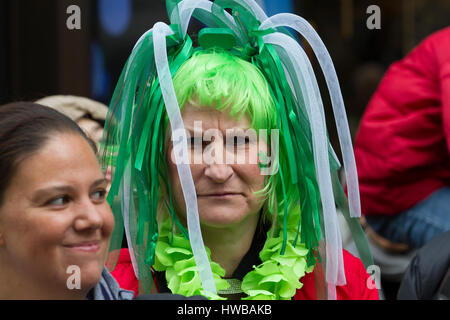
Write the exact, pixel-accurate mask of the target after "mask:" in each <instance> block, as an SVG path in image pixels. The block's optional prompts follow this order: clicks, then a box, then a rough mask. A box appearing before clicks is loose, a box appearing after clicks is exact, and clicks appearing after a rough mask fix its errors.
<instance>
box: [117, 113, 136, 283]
mask: <svg viewBox="0 0 450 320" xmlns="http://www.w3.org/2000/svg"><path fill="white" fill-rule="evenodd" d="M124 109H125V108H124ZM130 186H131V162H130V160H128V163H127V165H126V167H125V172H124V178H123V180H122V182H121V184H120V190H121V192H122V193H123V201H122V214H123V225H124V228H125V235H126V239H127V244H128V251H129V252H130V258H131V265H132V266H133V271H134V275H135V276H136V278H137V279H139V272H138V271H139V270H138V264H137V262H136V256H135V254H134V246H133V243H136V241H133V240H135V239H131V233H130V203H131V205H132V206H133V202H132V201H131V202H130V199H131V197H130ZM131 210H134V208H131ZM132 223H133V226H135V224H136V221H133V222H132ZM133 229H136V227H134V228H133Z"/></svg>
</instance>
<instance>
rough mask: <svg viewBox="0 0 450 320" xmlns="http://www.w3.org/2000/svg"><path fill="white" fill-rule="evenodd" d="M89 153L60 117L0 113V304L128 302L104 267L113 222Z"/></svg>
mask: <svg viewBox="0 0 450 320" xmlns="http://www.w3.org/2000/svg"><path fill="white" fill-rule="evenodd" d="M94 151H95V144H94V143H93V142H92V141H90V140H89V139H88V138H87V137H86V135H85V134H84V133H83V131H82V130H81V129H80V128H79V127H78V126H77V125H76V123H75V122H73V121H72V120H70V119H69V118H67V117H66V116H64V115H62V114H60V113H59V112H57V111H54V110H52V109H50V108H48V107H44V106H41V105H38V104H33V103H26V102H23V103H12V104H9V105H4V106H0V154H1V157H0V270H1V273H0V299H86V298H88V299H101V298H103V299H119V298H122V299H126V298H128V299H131V298H132V297H133V295H132V293H130V292H126V291H125V290H121V289H119V286H118V285H117V283H115V282H114V280H113V279H112V277H111V275H110V274H109V273H108V271H107V270H106V269H105V268H104V263H105V258H106V253H107V250H108V245H109V239H110V236H111V232H112V229H113V227H114V219H113V216H112V214H111V209H110V207H109V205H108V203H107V202H106V187H107V181H106V179H105V177H104V176H103V174H102V172H101V170H100V168H99V166H98V163H97V158H96V156H95V152H94ZM74 267H75V270H78V271H79V272H78V273H77V274H75V276H77V275H78V276H79V279H76V280H77V281H76V282H77V283H78V284H79V285H77V286H75V287H73V286H71V285H70V283H69V282H70V281H69V277H70V276H71V273H72V272H69V271H70V270H73V268H74ZM100 291H101V292H103V293H102V294H99V292H100ZM105 292H106V293H107V294H106V293H105Z"/></svg>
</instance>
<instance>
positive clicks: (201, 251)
mask: <svg viewBox="0 0 450 320" xmlns="http://www.w3.org/2000/svg"><path fill="white" fill-rule="evenodd" d="M172 34H173V31H172V30H171V29H170V28H169V26H168V25H167V24H165V23H163V22H157V23H156V24H155V25H154V26H153V44H154V49H155V64H156V69H157V73H158V78H159V83H160V86H161V92H162V96H163V99H164V103H165V106H166V110H167V115H168V118H169V121H170V125H171V128H172V135H173V133H174V131H176V132H177V134H178V133H179V134H181V135H184V136H183V138H182V139H178V140H177V141H173V148H174V150H181V151H182V152H181V153H182V155H187V154H188V153H187V152H188V151H187V140H186V131H185V130H184V125H183V120H182V118H181V113H180V108H179V106H178V101H177V97H176V95H175V89H174V87H173V82H172V77H171V74H170V69H169V64H168V60H167V51H166V50H167V49H166V36H169V35H172ZM174 155H175V160H176V163H177V171H178V176H179V179H180V183H181V187H182V190H183V195H184V199H185V202H186V211H187V212H186V219H187V226H188V233H189V241H190V243H191V248H192V252H193V254H194V258H195V263H196V265H197V268H198V271H199V274H200V279H201V281H202V286H203V290H204V291H205V295H210V294H217V291H216V286H215V283H214V279H213V275H212V271H211V266H210V263H209V260H208V256H207V254H206V250H205V246H204V244H203V238H202V232H201V228H200V220H199V216H198V207H197V195H196V192H195V185H194V181H193V179H192V174H191V169H190V166H189V163H186V162H185V161H182V159H181V155H180V154H179V152H174Z"/></svg>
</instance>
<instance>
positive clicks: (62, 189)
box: [31, 185, 75, 203]
mask: <svg viewBox="0 0 450 320" xmlns="http://www.w3.org/2000/svg"><path fill="white" fill-rule="evenodd" d="M74 190H75V188H74V187H73V186H71V185H61V186H51V187H45V188H42V189H38V190H36V191H35V192H34V193H33V195H32V196H31V202H33V203H38V202H39V201H41V200H42V198H45V197H47V196H50V195H52V194H54V193H71V192H74Z"/></svg>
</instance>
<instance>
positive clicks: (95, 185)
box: [91, 178, 108, 187]
mask: <svg viewBox="0 0 450 320" xmlns="http://www.w3.org/2000/svg"><path fill="white" fill-rule="evenodd" d="M107 183H108V180H106V178H102V179H98V180H95V181H94V182H93V183H92V184H91V187H97V186H99V185H102V184H107Z"/></svg>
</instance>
